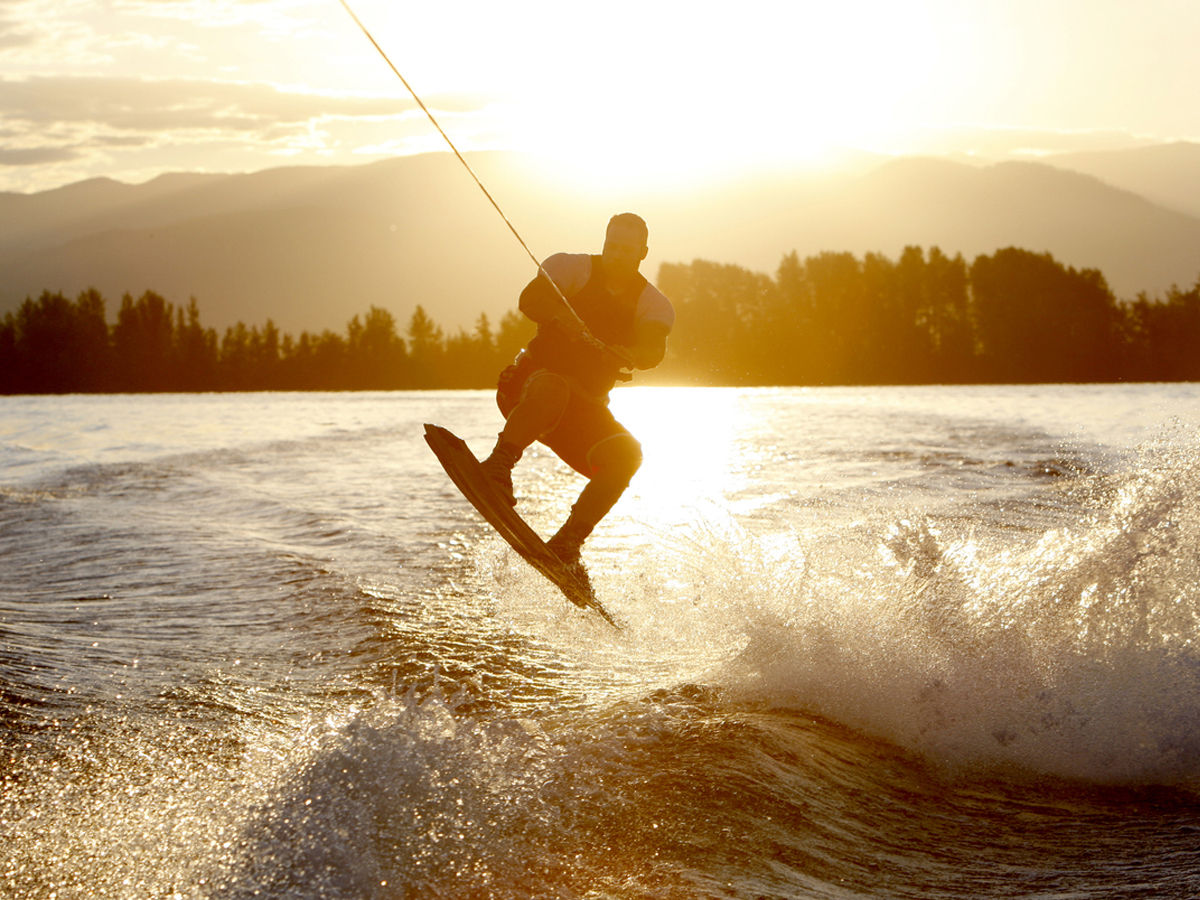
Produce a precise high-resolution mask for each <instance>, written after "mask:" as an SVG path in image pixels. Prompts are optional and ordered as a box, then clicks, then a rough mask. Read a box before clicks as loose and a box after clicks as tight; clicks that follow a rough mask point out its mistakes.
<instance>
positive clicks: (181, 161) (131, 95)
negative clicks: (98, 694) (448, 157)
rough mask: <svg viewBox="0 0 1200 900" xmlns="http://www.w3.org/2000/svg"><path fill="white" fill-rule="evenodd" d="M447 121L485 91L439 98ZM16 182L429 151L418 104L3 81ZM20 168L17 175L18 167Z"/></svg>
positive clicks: (6, 140) (101, 80)
mask: <svg viewBox="0 0 1200 900" xmlns="http://www.w3.org/2000/svg"><path fill="white" fill-rule="evenodd" d="M428 102H430V104H431V106H432V107H434V108H435V109H437V111H438V114H439V117H440V118H443V119H445V120H446V121H455V120H456V119H457V120H459V121H460V122H461V123H462V125H463V129H462V130H463V131H464V133H466V134H471V133H472V132H477V130H478V129H477V128H476V127H473V124H472V123H471V121H470V120H471V119H472V118H473V117H476V116H480V115H482V116H484V117H485V119H486V117H487V116H488V115H489V107H488V101H487V98H483V97H477V96H471V95H447V96H443V97H433V98H430V101H428ZM0 122H2V123H3V127H2V129H0V130H2V131H3V147H4V152H3V153H0V169H2V170H4V171H6V172H9V173H12V176H13V177H11V178H10V177H8V176H6V179H5V182H6V186H11V187H19V188H35V189H37V188H42V187H45V186H48V185H54V184H58V183H62V182H63V181H64V180H66V179H77V178H80V177H90V176H91V175H93V174H95V173H104V174H108V175H111V176H120V177H126V178H138V177H148V176H149V175H153V174H157V173H158V172H161V171H166V170H168V169H171V168H184V169H191V168H195V167H196V165H197V161H198V160H202V161H203V162H202V165H204V166H213V165H215V166H217V167H219V168H221V169H222V170H228V169H234V168H240V167H248V168H253V167H254V166H255V161H257V162H258V164H259V165H261V164H263V163H265V162H266V161H267V160H268V159H269V158H271V157H281V156H282V157H288V158H289V159H296V158H308V159H311V160H313V161H314V162H316V161H319V160H326V161H329V160H332V159H333V158H335V157H336V158H342V159H348V158H349V156H350V155H357V154H358V153H360V152H361V150H360V148H362V147H364V146H367V147H371V148H372V149H371V150H370V151H369V152H368V153H367V155H391V154H392V153H400V152H404V151H405V150H407V152H416V151H419V150H421V149H431V148H430V147H428V146H425V145H423V144H421V141H422V140H424V139H425V138H427V137H428V134H429V132H430V128H429V125H428V123H427V122H426V120H425V116H424V114H423V113H422V112H420V111H419V110H418V109H417V107H416V104H415V103H413V102H412V101H411V100H409V99H406V98H402V97H397V96H388V97H376V96H358V95H347V94H329V93H312V92H301V91H288V90H282V89H280V88H278V87H276V86H274V85H270V84H262V83H243V82H221V81H211V80H203V79H186V78H177V79H159V80H152V79H144V78H126V77H100V76H95V77H88V76H61V77H59V76H36V77H30V78H23V79H16V78H8V79H3V78H0ZM18 172H20V173H22V174H20V175H17V174H16V173H18Z"/></svg>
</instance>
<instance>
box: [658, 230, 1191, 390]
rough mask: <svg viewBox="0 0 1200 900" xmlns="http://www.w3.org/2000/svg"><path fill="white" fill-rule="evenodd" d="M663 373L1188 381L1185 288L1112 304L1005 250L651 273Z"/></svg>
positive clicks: (1092, 278)
mask: <svg viewBox="0 0 1200 900" xmlns="http://www.w3.org/2000/svg"><path fill="white" fill-rule="evenodd" d="M658 286H659V287H660V288H661V289H662V291H663V293H665V294H666V295H667V296H668V297H670V298H671V300H672V302H673V303H674V304H675V307H676V311H677V314H678V316H677V324H676V328H675V331H674V332H673V334H672V338H671V348H670V351H669V356H670V364H671V368H672V370H673V374H674V375H675V376H676V377H677V378H683V379H687V380H689V381H692V380H695V381H700V382H702V383H711V384H741V385H764V384H775V385H793V384H954V383H1046V382H1052V383H1053V382H1088V381H1193V380H1200V280H1198V281H1197V283H1196V285H1195V286H1193V287H1192V288H1191V289H1190V290H1187V291H1184V290H1182V289H1180V288H1178V287H1172V288H1171V289H1170V290H1169V291H1167V293H1166V296H1165V297H1163V298H1158V297H1155V298H1151V297H1149V296H1147V295H1146V294H1145V293H1142V294H1139V295H1138V297H1137V298H1136V299H1135V300H1134V301H1131V302H1121V301H1118V300H1117V299H1116V298H1115V297H1114V295H1113V293H1112V291H1111V290H1110V289H1109V287H1108V284H1107V283H1106V281H1105V279H1104V276H1103V275H1102V274H1101V273H1100V272H1099V271H1097V270H1095V269H1082V270H1076V269H1074V268H1070V267H1067V266H1064V265H1062V264H1061V263H1059V262H1058V261H1056V260H1055V259H1054V257H1053V256H1051V255H1050V254H1049V253H1040V254H1039V253H1032V252H1030V251H1028V250H1022V249H1018V248H1015V247H1009V248H1006V249H1002V250H998V251H996V252H995V253H993V254H990V255H982V256H979V257H977V258H976V259H975V260H974V262H972V263H971V264H970V265H968V264H967V263H966V261H965V260H964V259H963V257H962V256H961V254H960V255H956V256H954V257H953V258H951V257H949V256H947V255H946V254H945V253H943V252H942V251H941V250H939V249H938V248H937V247H933V248H931V249H929V250H928V251H925V250H923V249H922V248H919V247H913V246H910V247H907V248H905V250H904V251H903V253H902V254H901V255H900V258H899V259H898V260H893V259H889V258H887V257H886V256H882V255H880V254H875V253H868V254H866V255H865V256H864V257H862V258H861V259H860V258H858V257H856V256H855V255H853V254H851V253H833V252H827V253H820V254H817V255H813V256H809V257H807V258H804V259H801V258H799V256H798V255H797V254H796V253H789V254H787V255H786V256H784V257H783V260H782V262H781V263H780V265H779V268H778V270H777V271H776V273H775V275H774V277H771V276H768V275H765V274H762V273H759V272H753V271H750V270H747V269H744V268H742V267H740V266H736V265H722V264H717V263H712V262H706V261H702V260H698V261H696V262H692V263H688V264H664V265H663V266H662V267H661V269H660V271H659V278H658Z"/></svg>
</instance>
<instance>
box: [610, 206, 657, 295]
mask: <svg viewBox="0 0 1200 900" xmlns="http://www.w3.org/2000/svg"><path fill="white" fill-rule="evenodd" d="M649 234H650V231H649V229H648V228H647V227H646V223H645V221H644V220H643V219H642V217H641V216H638V215H635V214H633V213H621V214H620V215H616V216H613V217H612V218H611V219H610V220H609V222H608V230H607V231H605V233H604V250H603V251H602V252H601V254H600V257H601V262H602V264H603V266H604V274H605V275H606V276H608V278H609V279H611V280H614V281H622V280H624V279H628V278H632V277H633V276H634V275H636V274H637V271H638V266H640V265H641V263H642V260H643V259H645V258H646V253H647V252H648V248H647V246H646V241H647V238H648V237H649Z"/></svg>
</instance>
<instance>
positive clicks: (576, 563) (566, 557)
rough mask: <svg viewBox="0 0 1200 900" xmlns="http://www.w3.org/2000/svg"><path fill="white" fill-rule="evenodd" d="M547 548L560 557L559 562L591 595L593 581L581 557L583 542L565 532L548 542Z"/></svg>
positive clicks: (559, 533) (560, 532)
mask: <svg viewBox="0 0 1200 900" xmlns="http://www.w3.org/2000/svg"><path fill="white" fill-rule="evenodd" d="M546 546H547V547H549V548H550V551H551V552H552V553H553V554H554V555H555V556H557V557H558V559H559V561H560V562H561V563H562V564H563V565H564V566H565V567H566V568H567V570H568V571H570V572H571V573H572V574H573V575H574V576H575V577H576V578H578V579H579V580H580V581H581V582H583V584H584V586H585V587H586V588H587V589H588V592H589V593H590V592H591V590H592V579H591V578H590V577H589V576H588V570H587V566H585V565H584V564H583V557H582V556H581V555H580V551H581V550H582V549H583V541H581V540H579V539H577V538H576V537H574V536H572V535H571V534H570V533H569V532H568V533H566V534H564V533H563V531H559V532H558V534H556V535H554V537H552V538H550V540H548V541H546Z"/></svg>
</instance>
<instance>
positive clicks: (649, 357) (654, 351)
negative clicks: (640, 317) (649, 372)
mask: <svg viewBox="0 0 1200 900" xmlns="http://www.w3.org/2000/svg"><path fill="white" fill-rule="evenodd" d="M670 331H671V328H670V326H668V325H667V324H665V323H663V322H655V321H641V322H637V323H636V324H635V325H634V330H633V345H632V346H630V347H625V348H622V349H624V350H626V351H627V352H628V354H629V358H630V360H631V361H632V362H633V366H634V368H636V369H653V368H654V367H655V366H657V365H658V364H659V363H660V362H662V361H663V357H664V356H665V355H666V353H667V334H668V333H669V332H670Z"/></svg>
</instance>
